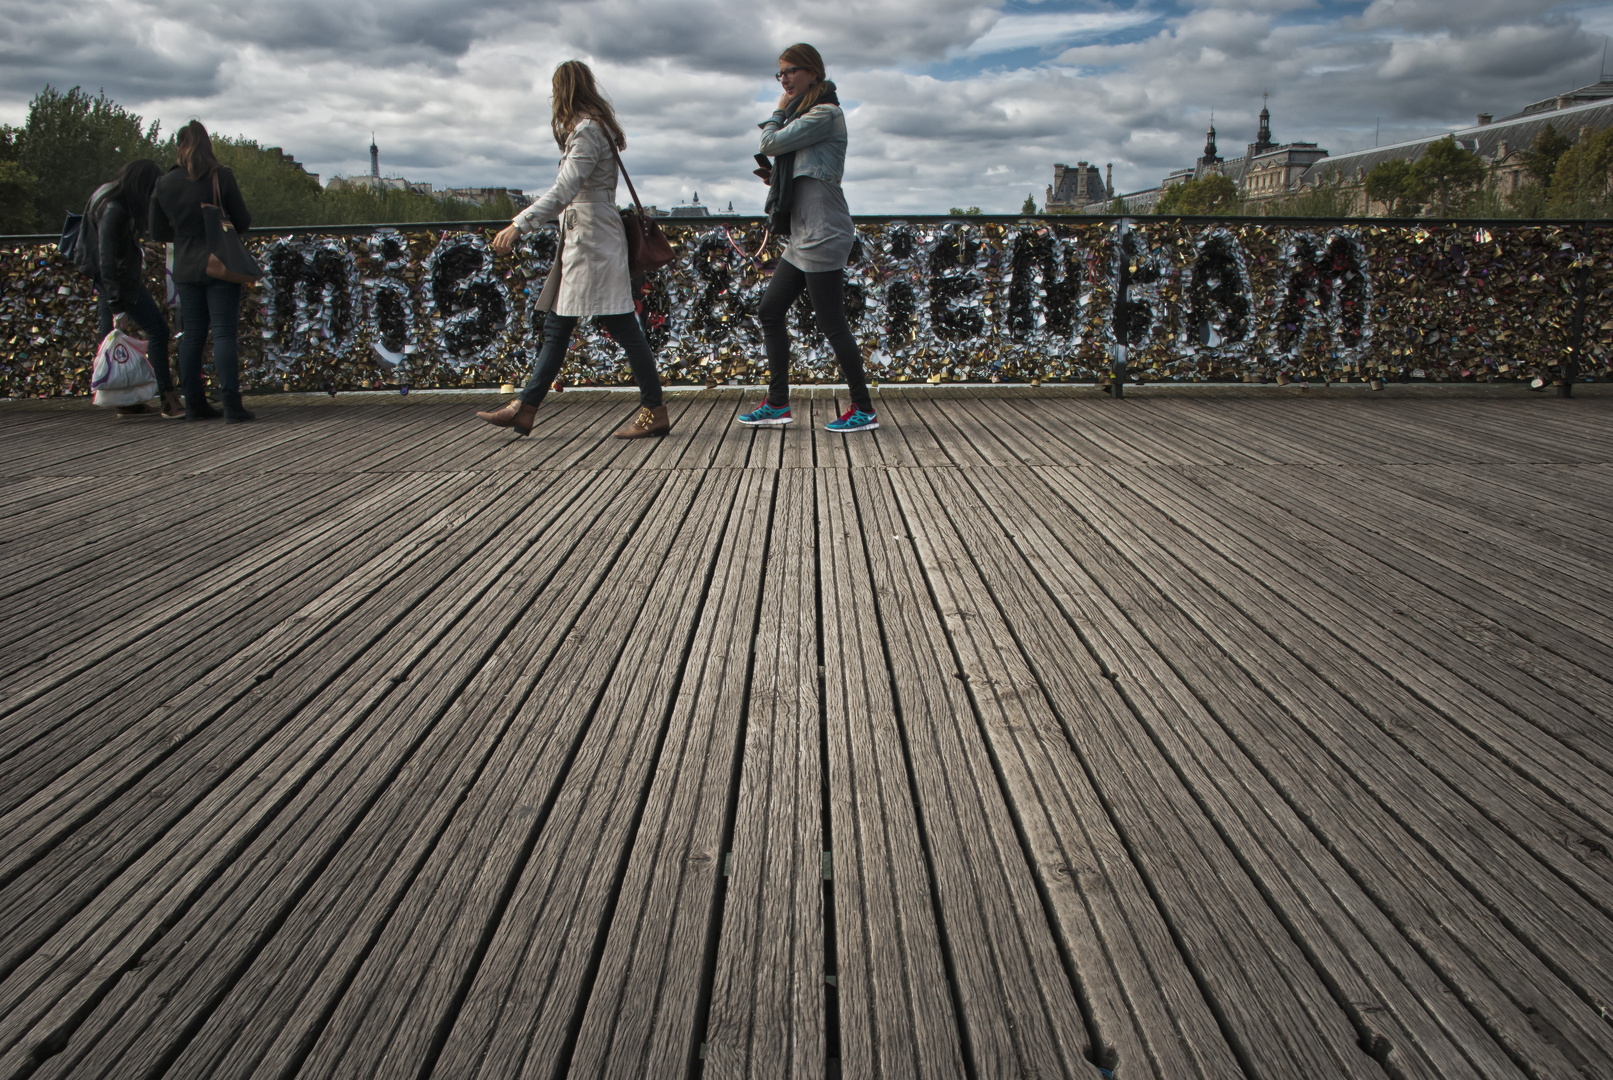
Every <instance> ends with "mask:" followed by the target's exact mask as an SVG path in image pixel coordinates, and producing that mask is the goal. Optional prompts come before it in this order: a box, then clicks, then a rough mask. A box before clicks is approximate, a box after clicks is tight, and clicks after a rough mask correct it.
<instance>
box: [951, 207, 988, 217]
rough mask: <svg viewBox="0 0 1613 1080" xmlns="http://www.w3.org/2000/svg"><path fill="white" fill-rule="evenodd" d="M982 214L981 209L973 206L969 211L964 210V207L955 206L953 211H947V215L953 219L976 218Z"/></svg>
mask: <svg viewBox="0 0 1613 1080" xmlns="http://www.w3.org/2000/svg"><path fill="white" fill-rule="evenodd" d="M980 212H981V211H980V207H978V206H971V207H969V208H968V209H967V210H965V209H963V208H962V207H958V206H954V207H953V208H952V209H950V210H948V211H947V213H949V214H951V215H952V216H953V217H976V216H978V215H979V214H980Z"/></svg>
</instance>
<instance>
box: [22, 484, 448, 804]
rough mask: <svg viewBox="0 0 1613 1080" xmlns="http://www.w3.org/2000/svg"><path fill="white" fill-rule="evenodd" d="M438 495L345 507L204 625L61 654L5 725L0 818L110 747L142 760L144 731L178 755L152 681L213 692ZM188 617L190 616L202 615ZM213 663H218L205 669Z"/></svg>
mask: <svg viewBox="0 0 1613 1080" xmlns="http://www.w3.org/2000/svg"><path fill="white" fill-rule="evenodd" d="M456 486H457V487H458V488H459V489H460V490H463V489H464V488H467V487H469V486H470V485H469V484H468V483H467V482H463V481H462V482H460V483H459V484H458V485H452V484H443V485H441V487H456ZM441 494H442V493H441V491H440V489H439V486H438V485H427V486H421V485H413V490H402V489H401V486H400V487H395V488H392V489H391V490H382V491H375V490H372V491H371V492H369V493H367V494H366V496H365V497H364V498H362V499H350V500H348V501H346V502H345V503H343V504H341V505H342V508H343V509H345V510H349V511H351V517H348V516H346V515H340V516H338V515H328V516H325V517H323V518H320V519H316V520H317V521H318V527H317V528H309V527H307V526H306V525H305V526H304V527H302V528H300V529H298V530H296V531H295V532H294V533H291V534H289V535H287V536H286V537H284V538H282V539H279V540H275V542H274V543H272V544H270V543H265V544H264V545H263V546H262V547H261V548H260V549H259V550H258V551H257V552H255V553H254V555H253V557H252V559H251V563H252V565H249V566H248V565H243V566H241V567H239V568H238V569H239V570H240V574H239V576H238V577H235V579H234V580H233V581H230V582H227V583H226V587H224V588H222V589H220V590H219V591H217V592H215V593H213V594H212V595H211V596H210V597H209V601H210V602H209V603H207V604H206V605H205V608H204V610H205V615H195V614H191V615H190V617H186V618H178V619H172V620H170V621H166V622H164V621H155V622H152V623H149V624H146V623H143V622H137V621H136V620H129V621H130V622H135V623H136V625H134V626H133V627H130V628H128V629H126V630H124V631H123V632H122V633H119V634H114V633H109V632H106V631H104V630H103V631H102V633H101V636H100V637H99V638H98V639H97V640H96V641H94V642H91V643H90V645H89V646H88V647H86V648H83V649H80V650H62V651H61V652H60V653H59V654H58V655H57V657H56V658H55V660H56V662H57V670H56V672H55V675H56V677H57V684H56V685H55V686H54V687H53V688H51V689H49V690H46V691H45V692H43V693H41V694H40V695H39V696H37V697H35V698H33V699H32V700H30V701H28V702H26V703H24V704H23V705H22V706H21V707H20V708H19V709H18V710H17V711H16V712H14V713H12V714H11V715H8V716H7V717H6V718H5V721H4V727H5V729H6V730H8V731H11V732H13V734H12V737H11V738H9V739H8V740H7V741H8V752H7V753H6V754H5V756H4V761H3V764H0V790H3V791H4V792H5V794H4V796H0V807H3V808H4V810H6V811H9V810H10V809H12V808H13V807H14V806H17V805H20V803H21V802H22V801H23V800H24V799H26V798H29V797H30V796H31V795H32V794H33V793H34V792H36V791H37V790H39V789H41V788H42V787H44V786H45V785H47V784H49V783H50V782H52V779H53V778H54V777H56V776H57V775H58V774H60V773H61V772H62V771H63V770H64V769H67V768H75V769H76V768H79V767H80V763H81V762H82V761H84V760H85V759H88V758H91V757H98V756H99V754H100V752H101V747H102V744H103V742H105V741H106V740H107V739H113V740H117V741H122V742H123V750H122V751H121V753H120V754H119V756H118V757H117V758H116V759H115V760H118V761H120V762H123V763H125V764H126V763H127V762H128V761H129V760H131V758H133V757H139V756H141V754H142V752H141V751H137V750H136V749H135V746H136V745H138V744H137V743H130V742H128V740H129V739H130V737H131V736H133V735H134V733H136V732H144V733H145V734H144V735H142V736H139V737H140V738H142V739H145V738H152V737H153V735H152V733H153V732H159V731H160V732H163V733H164V734H163V735H161V736H157V737H156V742H157V745H158V746H159V747H165V746H172V745H175V743H176V742H177V740H178V738H179V735H178V732H179V728H177V727H175V726H172V725H171V724H169V723H168V720H169V710H168V709H167V708H164V707H162V705H163V703H164V702H165V701H171V699H172V694H173V691H172V689H171V688H170V687H169V686H167V685H166V683H165V680H162V679H160V678H159V679H154V678H153V677H152V675H153V673H160V672H162V671H164V670H166V669H170V668H173V667H188V668H189V669H190V670H192V671H193V672H194V673H195V675H196V677H198V678H200V679H202V680H204V681H207V682H209V683H212V682H213V681H214V679H215V678H216V676H217V673H218V672H219V671H221V670H232V669H235V668H236V666H237V665H238V664H239V663H240V662H241V659H242V657H244V656H247V655H252V656H259V655H260V654H259V653H258V652H257V651H256V650H257V646H258V643H259V642H260V640H262V639H263V638H264V635H268V636H269V637H271V638H272V637H274V636H276V635H277V634H279V633H280V632H281V631H282V630H284V626H283V623H284V621H285V620H286V619H288V618H295V617H297V615H298V613H299V611H301V610H302V609H303V608H304V607H305V605H306V602H307V601H306V595H307V594H308V592H309V591H314V592H317V591H318V590H319V589H321V588H323V587H327V586H328V585H329V584H330V583H332V582H335V581H338V580H340V579H341V577H342V576H343V575H344V573H347V572H351V571H353V570H356V569H357V568H358V567H359V566H361V565H362V564H363V562H364V561H365V560H366V559H367V558H368V557H370V556H371V555H372V554H373V553H374V552H375V551H376V550H378V549H379V548H380V547H382V546H384V545H385V544H387V543H390V542H391V541H392V540H393V539H395V538H397V537H398V536H400V535H401V534H402V533H403V532H405V531H407V530H408V529H410V528H414V527H415V526H417V525H418V524H420V523H421V522H422V521H424V520H425V519H426V518H428V517H429V516H430V515H431V514H432V513H433V512H435V510H436V507H435V506H433V505H432V503H430V502H422V501H421V499H420V497H421V496H423V495H424V496H440V495H441ZM338 523H341V524H338ZM347 523H351V524H355V525H359V526H363V527H364V528H363V531H356V530H352V529H348V528H346V527H345V524H347ZM265 539H266V540H267V539H273V538H265ZM276 549H279V550H276ZM181 610H183V611H187V612H194V611H195V610H196V606H192V607H190V608H182V609H181ZM113 646H116V651H115V652H114V651H111V648H112V647H113ZM78 654H82V655H78ZM215 656H216V657H219V658H220V659H221V661H222V663H213V664H209V663H207V662H205V661H202V660H200V659H199V657H215ZM270 670H272V667H269V666H264V665H261V664H260V665H259V666H258V667H257V668H256V670H246V671H244V672H243V671H239V670H238V671H237V672H236V673H237V677H238V678H239V679H240V684H239V685H240V686H241V687H242V688H245V687H249V686H251V685H252V684H253V683H254V682H255V681H258V676H259V675H263V674H266V673H267V672H268V671H270ZM224 685H228V684H227V683H226V684H224ZM103 786H108V785H103ZM59 809H60V808H58V810H59ZM13 824H14V825H16V824H17V823H16V822H13Z"/></svg>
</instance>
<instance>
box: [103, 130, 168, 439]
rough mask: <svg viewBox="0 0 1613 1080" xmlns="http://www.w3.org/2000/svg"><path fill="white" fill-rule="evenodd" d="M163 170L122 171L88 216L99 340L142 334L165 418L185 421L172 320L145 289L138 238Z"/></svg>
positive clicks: (146, 165)
mask: <svg viewBox="0 0 1613 1080" xmlns="http://www.w3.org/2000/svg"><path fill="white" fill-rule="evenodd" d="M161 175H162V169H161V167H160V166H158V164H157V163H156V162H155V161H151V160H150V159H148V158H140V159H138V160H136V161H131V162H129V163H128V164H127V165H125V166H124V167H123V168H122V169H121V170H119V171H118V175H117V179H115V180H113V181H112V182H111V183H109V184H103V185H102V186H101V187H100V188H98V189H97V190H96V192H95V194H94V195H93V196H92V197H91V198H90V210H89V214H88V215H87V216H88V217H89V219H90V222H93V224H94V227H95V238H96V249H97V255H98V258H97V262H96V273H95V296H96V307H97V309H98V312H99V315H100V319H101V336H102V337H106V335H107V334H109V333H111V332H112V326H113V323H114V322H116V323H117V324H118V328H119V329H120V330H124V331H125V332H130V331H132V330H133V329H134V328H135V327H138V328H139V329H140V330H142V331H144V333H145V337H146V342H147V345H146V359H147V360H149V361H150V362H151V368H152V370H153V371H155V372H156V373H157V389H158V390H159V391H161V393H162V415H164V416H168V417H177V416H182V415H184V411H185V406H184V403H183V402H181V401H180V399H179V391H177V390H175V389H174V377H173V374H172V373H171V372H170V371H169V369H168V340H169V336H170V332H169V329H168V316H167V314H166V313H165V312H164V311H163V310H162V306H161V305H159V304H158V303H157V301H156V300H155V299H154V298H153V297H152V295H151V290H150V289H148V288H146V283H145V252H143V251H142V250H141V249H140V234H141V233H142V232H144V231H145V229H146V224H147V219H148V217H149V214H150V207H151V192H152V189H153V188H155V187H156V185H157V177H159V176H161ZM156 414H157V410H156V409H153V408H151V407H150V406H149V405H128V406H124V407H123V408H120V409H118V415H120V416H155V415H156Z"/></svg>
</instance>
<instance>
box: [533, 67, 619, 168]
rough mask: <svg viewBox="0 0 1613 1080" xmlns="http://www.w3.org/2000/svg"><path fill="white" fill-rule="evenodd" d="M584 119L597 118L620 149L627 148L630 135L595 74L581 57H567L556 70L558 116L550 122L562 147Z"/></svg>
mask: <svg viewBox="0 0 1613 1080" xmlns="http://www.w3.org/2000/svg"><path fill="white" fill-rule="evenodd" d="M583 120H593V121H596V122H597V123H599V124H600V125H601V126H602V127H604V129H605V133H606V134H607V135H608V136H610V140H611V142H613V143H615V144H616V149H618V150H626V149H627V136H625V135H623V134H622V126H621V125H620V124H618V123H617V122H616V110H615V109H613V108H611V106H610V102H609V101H607V100H606V99H605V95H604V94H602V93H600V92H599V84H598V83H596V82H594V73H593V72H592V71H591V70H589V67H588V65H587V64H585V63H583V62H582V61H581V60H567V61H565V62H564V63H563V64H561V65H560V66H559V67H557V68H555V69H554V117H553V119H551V120H550V121H549V129H550V130H551V131H553V132H554V141H555V142H556V143H558V144H559V145H560V149H562V150H564V149H565V148H566V136H567V135H570V134H571V131H572V129H573V128H575V127H576V126H577V125H578V123H580V122H581V121H583Z"/></svg>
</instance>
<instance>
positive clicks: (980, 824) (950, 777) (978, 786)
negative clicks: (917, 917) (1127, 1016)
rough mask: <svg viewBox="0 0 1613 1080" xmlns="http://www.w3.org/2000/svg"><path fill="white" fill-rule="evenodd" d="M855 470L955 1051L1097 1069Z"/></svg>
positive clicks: (937, 631) (1007, 832)
mask: <svg viewBox="0 0 1613 1080" xmlns="http://www.w3.org/2000/svg"><path fill="white" fill-rule="evenodd" d="M855 476H856V484H855V487H856V494H857V504H858V509H859V512H860V513H861V515H862V519H863V536H864V543H865V544H866V545H867V549H868V552H869V563H870V568H871V571H872V579H873V584H874V602H875V605H876V610H877V611H878V613H879V617H880V622H881V626H882V628H883V630H884V637H885V643H886V648H887V651H888V655H889V658H890V664H891V674H892V682H893V684H894V686H895V690H896V698H897V700H898V701H899V702H900V708H901V720H902V728H903V731H904V732H905V734H906V736H907V750H908V754H909V763H910V767H911V770H912V778H913V785H914V789H915V792H916V795H917V800H916V801H917V805H918V808H919V813H920V820H921V828H922V829H923V834H924V836H925V837H926V838H927V840H928V843H927V851H928V854H929V862H930V873H931V875H932V881H933V887H934V889H935V892H936V895H937V898H938V901H939V907H940V910H939V914H940V917H941V920H942V924H943V926H944V928H945V931H944V932H945V935H946V936H945V940H946V943H947V947H948V950H949V952H950V956H951V961H952V963H951V975H952V977H953V979H954V980H955V981H956V984H957V1001H958V1003H959V1005H960V1007H961V1010H962V1020H963V1023H964V1025H965V1027H966V1029H967V1031H968V1043H967V1052H968V1053H969V1054H970V1056H971V1057H972V1058H973V1064H974V1068H975V1069H976V1071H977V1072H979V1073H980V1074H982V1075H1000V1074H1005V1073H1013V1072H1015V1071H1018V1072H1022V1073H1023V1072H1038V1073H1045V1072H1046V1071H1052V1072H1053V1073H1054V1075H1062V1076H1095V1075H1096V1072H1097V1070H1096V1067H1095V1066H1094V1065H1093V1064H1092V1063H1091V1062H1090V1061H1089V1060H1088V1058H1087V1055H1088V1053H1089V1051H1090V1049H1091V1047H1090V1046H1089V1037H1088V1033H1087V1030H1086V1025H1085V1022H1084V1021H1083V1019H1082V1016H1081V1011H1080V1008H1079V1005H1078V1004H1077V1002H1076V999H1075V995H1074V993H1073V990H1072V987H1071V985H1070V982H1069V977H1068V975H1067V973H1066V972H1065V970H1064V967H1063V964H1062V962H1061V960H1060V958H1059V956H1058V952H1057V949H1056V947H1055V946H1054V943H1053V937H1052V934H1051V933H1050V931H1049V927H1048V923H1047V917H1046V914H1045V913H1044V911H1043V910H1042V906H1041V903H1040V901H1039V899H1038V897H1037V894H1036V887H1035V883H1034V880H1033V877H1032V874H1031V872H1030V869H1029V867H1028V866H1027V865H1026V861H1025V853H1024V850H1023V849H1022V847H1021V845H1020V840H1019V837H1018V836H1017V834H1016V831H1015V828H1014V825H1013V822H1012V818H1011V815H1010V813H1009V810H1008V807H1007V805H1006V801H1005V796H1004V793H1003V792H1002V790H1001V788H1000V787H999V781H998V778H997V775H996V773H995V771H994V769H993V763H992V761H991V757H990V754H989V753H988V750H987V747H986V745H985V743H984V741H983V740H982V738H981V736H980V730H979V726H978V725H979V721H978V718H977V717H976V716H975V715H974V712H973V709H972V707H971V705H970V702H969V700H968V697H967V695H966V693H965V691H964V689H963V684H962V680H961V678H960V677H959V675H960V673H959V672H958V671H957V668H956V666H955V660H954V659H953V657H952V656H951V653H950V649H949V647H948V644H947V641H946V636H945V632H944V630H943V628H942V626H941V621H940V618H939V615H938V613H937V612H936V610H935V608H934V607H933V606H932V601H931V598H930V596H929V595H928V591H927V589H926V586H925V582H924V579H923V574H922V569H921V567H920V566H919V562H918V557H917V554H916V552H915V550H914V547H913V544H912V542H911V537H910V535H909V533H908V526H907V525H906V524H905V523H904V522H903V520H902V517H901V514H900V511H899V509H898V508H897V506H896V504H895V500H894V497H893V495H892V493H891V490H890V481H889V479H888V473H887V471H886V470H883V469H881V470H865V471H861V472H859V473H857V474H855Z"/></svg>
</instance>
